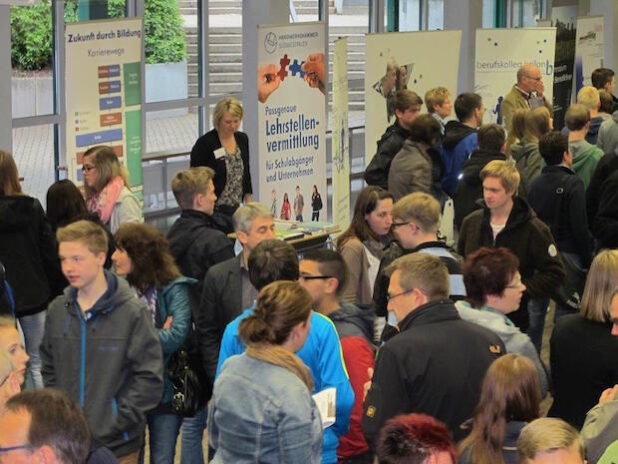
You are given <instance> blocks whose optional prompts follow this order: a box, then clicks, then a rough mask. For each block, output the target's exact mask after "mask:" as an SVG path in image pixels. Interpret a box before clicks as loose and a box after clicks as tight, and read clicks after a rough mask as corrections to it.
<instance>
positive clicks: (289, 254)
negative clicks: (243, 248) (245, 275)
mask: <svg viewBox="0 0 618 464" xmlns="http://www.w3.org/2000/svg"><path fill="white" fill-rule="evenodd" d="M248 265H249V280H250V281H251V283H252V284H253V286H254V287H255V288H256V289H257V290H261V289H262V288H264V287H265V286H266V285H268V284H270V283H271V282H275V281H276V280H298V255H297V254H296V250H294V247H292V245H290V244H289V243H286V242H284V241H282V240H276V239H271V240H263V241H261V242H260V243H259V244H258V245H257V246H256V247H255V248H254V249H253V250H252V251H251V253H250V254H249V262H248Z"/></svg>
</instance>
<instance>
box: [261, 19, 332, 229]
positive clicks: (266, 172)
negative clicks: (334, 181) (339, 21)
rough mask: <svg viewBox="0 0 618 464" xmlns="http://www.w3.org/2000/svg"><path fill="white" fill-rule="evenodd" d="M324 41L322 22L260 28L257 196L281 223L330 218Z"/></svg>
mask: <svg viewBox="0 0 618 464" xmlns="http://www.w3.org/2000/svg"><path fill="white" fill-rule="evenodd" d="M325 40H326V30H325V25H324V23H296V24H285V25H275V26H273V25H268V26H258V43H257V46H258V70H257V78H258V82H257V86H258V100H259V103H258V128H259V131H258V134H259V168H258V175H259V177H260V181H259V186H260V191H259V196H258V198H259V201H261V202H262V203H265V204H270V205H271V209H272V210H273V211H276V212H277V214H276V216H277V217H279V218H280V219H284V220H297V221H300V222H303V221H312V220H313V221H326V219H327V218H328V204H327V203H328V202H327V191H326V148H325V147H326V146H325V140H326V124H327V122H326V87H327V80H326V79H327V62H326V60H325V57H324V45H325ZM318 194H319V197H320V199H321V201H320V202H317V201H316V198H317V196H316V195H318ZM319 203H321V208H320V209H317V208H318V207H319V206H320V204H319ZM314 208H315V209H316V210H315V211H314Z"/></svg>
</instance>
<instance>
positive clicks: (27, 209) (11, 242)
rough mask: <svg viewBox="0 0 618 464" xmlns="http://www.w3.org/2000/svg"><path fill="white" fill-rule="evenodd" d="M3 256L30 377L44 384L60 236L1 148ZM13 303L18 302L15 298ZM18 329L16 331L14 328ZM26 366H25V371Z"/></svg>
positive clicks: (0, 237) (59, 284) (59, 285)
mask: <svg viewBox="0 0 618 464" xmlns="http://www.w3.org/2000/svg"><path fill="white" fill-rule="evenodd" d="M0 261H1V262H2V264H3V265H4V267H5V269H6V280H7V282H8V283H9V285H10V287H11V289H12V291H13V292H12V294H13V300H14V303H15V304H14V307H13V308H12V309H10V311H11V312H12V317H14V318H17V319H19V324H20V326H21V328H22V330H23V332H24V338H25V342H26V350H27V352H28V355H29V356H30V358H32V360H31V362H30V368H31V370H30V376H29V380H30V381H31V383H29V385H32V386H34V387H36V388H41V387H43V378H42V377H41V358H40V357H39V346H40V345H41V340H42V339H43V331H44V327H45V315H46V313H47V305H48V304H49V302H50V301H51V300H52V299H53V298H54V297H55V296H56V295H58V294H60V292H61V291H62V286H63V285H62V282H63V277H62V273H61V272H60V260H59V259H58V252H57V244H56V239H55V237H54V235H53V232H52V228H51V227H50V225H49V222H48V221H47V218H46V217H45V212H44V211H43V208H42V206H41V203H39V201H38V200H37V199H36V198H32V197H30V196H28V195H25V194H24V193H23V191H22V189H21V185H20V181H19V173H18V171H17V165H16V164H15V160H14V159H13V156H12V155H11V154H10V153H7V152H5V151H2V150H0ZM9 306H11V307H12V306H13V305H12V304H11V305H9ZM15 333H17V331H15ZM24 372H25V371H24Z"/></svg>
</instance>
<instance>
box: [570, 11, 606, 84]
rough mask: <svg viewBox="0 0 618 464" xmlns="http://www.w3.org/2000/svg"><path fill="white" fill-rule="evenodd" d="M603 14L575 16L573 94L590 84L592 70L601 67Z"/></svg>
mask: <svg viewBox="0 0 618 464" xmlns="http://www.w3.org/2000/svg"><path fill="white" fill-rule="evenodd" d="M603 20H604V18H603V16H588V17H583V18H577V40H576V42H575V76H576V77H575V86H576V87H575V95H577V92H579V89H581V88H582V87H583V86H584V85H592V84H591V81H590V76H591V75H592V71H594V70H595V69H597V68H602V67H603V61H604V59H605V52H604V49H603Z"/></svg>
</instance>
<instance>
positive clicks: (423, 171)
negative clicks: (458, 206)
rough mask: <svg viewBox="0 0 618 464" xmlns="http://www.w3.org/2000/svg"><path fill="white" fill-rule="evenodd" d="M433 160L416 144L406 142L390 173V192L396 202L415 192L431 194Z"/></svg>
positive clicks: (392, 164) (394, 159) (394, 160)
mask: <svg viewBox="0 0 618 464" xmlns="http://www.w3.org/2000/svg"><path fill="white" fill-rule="evenodd" d="M431 180H432V178H431V158H430V157H429V155H428V154H427V152H426V151H425V150H424V149H423V148H422V147H421V146H420V145H419V144H418V143H416V142H412V141H410V140H406V141H405V142H404V144H403V147H401V150H399V153H397V155H396V156H395V158H393V162H392V163H391V169H390V171H389V172H388V191H389V192H391V193H392V194H393V195H394V196H395V201H397V200H399V199H401V198H402V197H404V196H406V195H408V194H409V193H414V192H424V193H429V194H431Z"/></svg>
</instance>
